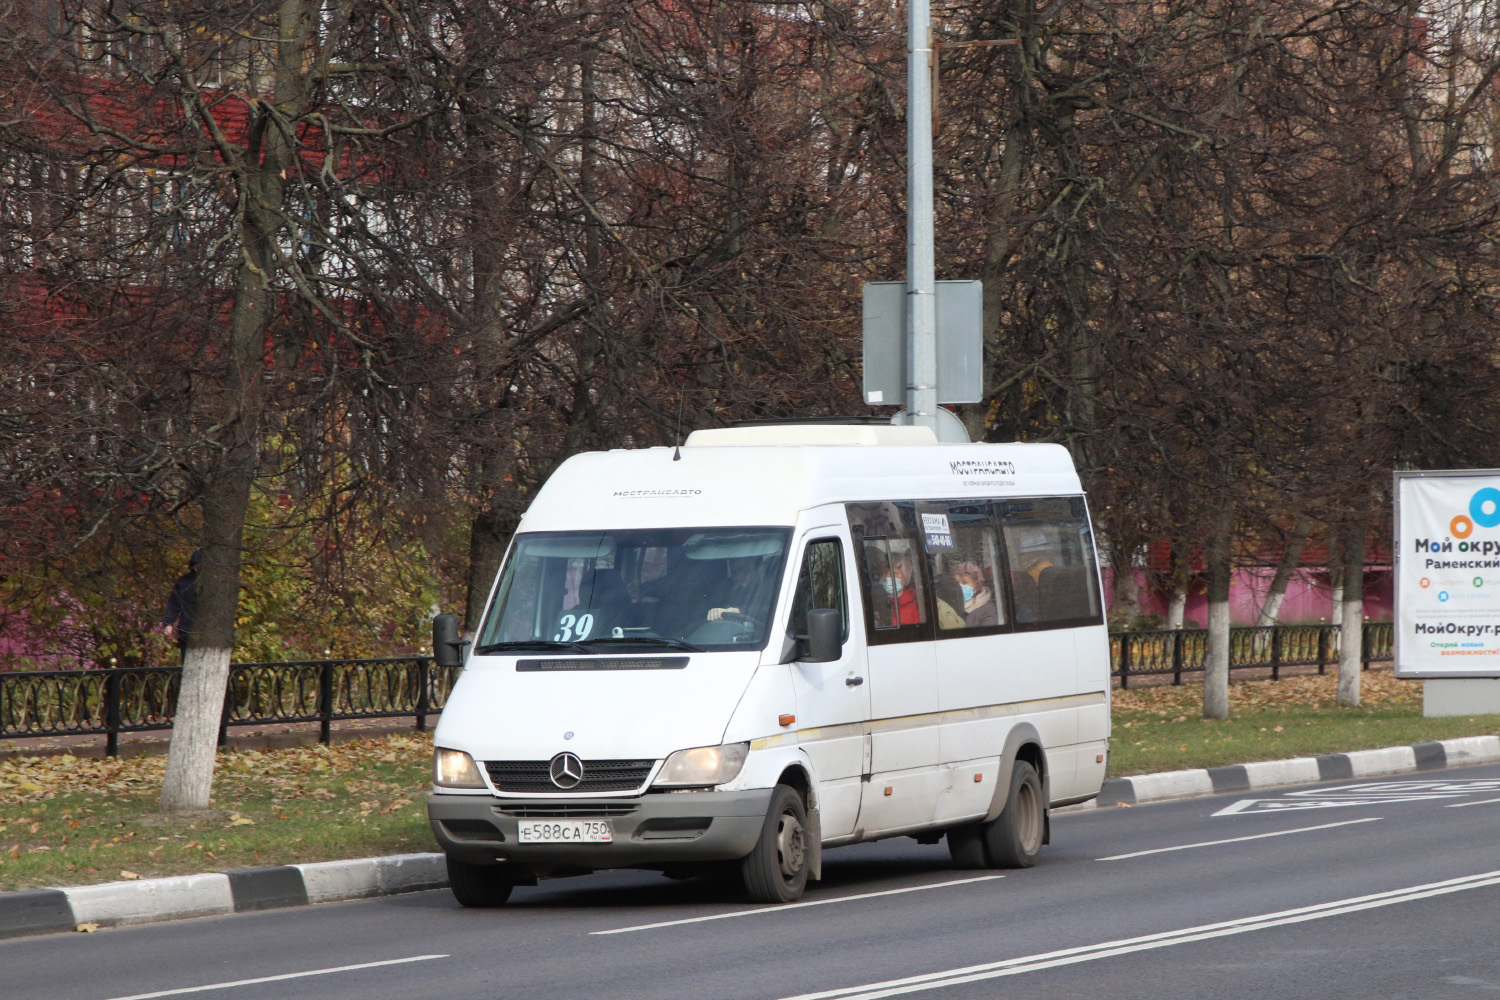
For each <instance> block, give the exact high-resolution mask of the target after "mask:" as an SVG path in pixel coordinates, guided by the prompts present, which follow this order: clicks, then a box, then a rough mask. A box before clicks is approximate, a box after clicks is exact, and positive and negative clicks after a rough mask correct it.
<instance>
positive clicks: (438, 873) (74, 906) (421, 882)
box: [0, 854, 448, 939]
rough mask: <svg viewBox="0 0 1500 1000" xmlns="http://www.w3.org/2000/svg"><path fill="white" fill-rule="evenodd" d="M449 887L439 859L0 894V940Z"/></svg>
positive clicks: (411, 857) (394, 858)
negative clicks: (82, 927) (81, 928)
mask: <svg viewBox="0 0 1500 1000" xmlns="http://www.w3.org/2000/svg"><path fill="white" fill-rule="evenodd" d="M447 884H448V871H447V868H446V866H445V865H444V862H443V856H442V855H441V854H393V855H389V856H387V857H383V858H356V859H354V860H352V861H324V862H318V863H314V864H305V865H283V866H279V867H275V868H246V869H242V870H239V871H232V872H218V873H210V874H205V875H181V876H177V877H174V878H151V879H138V880H135V881H130V882H105V883H103V884H102V885H82V886H75V887H72V888H63V889H41V890H38V891H34V892H4V893H0V939H4V938H14V937H26V936H28V935H32V934H52V933H55V932H57V931H71V930H74V929H77V928H79V927H80V926H83V925H92V926H88V927H87V928H86V929H89V930H92V929H93V928H94V926H97V927H118V926H123V925H126V924H148V923H156V922H158V921H163V920H181V919H183V918H186V917H209V916H218V915H222V914H228V913H246V912H250V911H253V910H269V909H279V908H281V907H287V906H306V905H308V904H311V903H327V902H333V901H336V900H343V899H365V898H368V897H371V896H391V895H395V894H397V893H403V892H420V891H422V890H424V889H441V888H444V887H445V886H447Z"/></svg>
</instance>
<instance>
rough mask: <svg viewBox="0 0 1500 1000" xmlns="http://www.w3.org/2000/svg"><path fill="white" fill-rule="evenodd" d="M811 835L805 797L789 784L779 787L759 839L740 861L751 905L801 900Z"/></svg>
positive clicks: (809, 857) (773, 793)
mask: <svg viewBox="0 0 1500 1000" xmlns="http://www.w3.org/2000/svg"><path fill="white" fill-rule="evenodd" d="M811 832H812V831H811V830H810V829H809V828H808V825H807V807H806V806H805V805H804V804H803V802H802V796H801V795H799V794H797V790H796V789H795V788H793V787H791V786H790V785H777V786H776V788H775V790H774V791H772V792H771V808H770V809H769V810H768V811H767V812H766V821H765V824H764V825H763V826H762V827H761V830H760V840H758V841H757V842H756V844H755V849H754V850H752V851H751V852H750V853H749V854H747V855H746V856H745V859H744V860H743V861H741V862H740V877H741V880H742V881H743V882H744V885H745V893H746V895H748V896H749V897H750V901H751V902H754V903H793V902H796V901H797V900H799V899H801V898H802V890H803V889H804V888H806V887H807V875H808V870H809V867H810V866H809V862H810V861H811V860H812V844H811V843H810V842H809V840H808V838H809V837H810V836H811Z"/></svg>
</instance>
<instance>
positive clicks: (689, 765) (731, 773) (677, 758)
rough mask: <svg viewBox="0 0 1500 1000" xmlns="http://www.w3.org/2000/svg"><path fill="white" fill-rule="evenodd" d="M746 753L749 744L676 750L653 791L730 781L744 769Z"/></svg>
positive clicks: (657, 778)
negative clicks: (655, 789)
mask: <svg viewBox="0 0 1500 1000" xmlns="http://www.w3.org/2000/svg"><path fill="white" fill-rule="evenodd" d="M749 752H750V744H749V743H728V744H725V745H724V746H719V747H694V748H693V749H692V750H679V751H677V752H676V753H674V754H673V755H672V756H670V757H668V758H667V762H666V763H665V764H663V765H662V768H661V774H659V775H657V776H656V782H655V786H654V787H656V788H689V787H694V786H699V787H701V786H704V785H722V784H723V783H724V782H726V781H733V780H734V777H735V775H737V774H739V773H740V768H742V767H744V766H745V756H746V755H747V754H749Z"/></svg>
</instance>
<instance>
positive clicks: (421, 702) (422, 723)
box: [417, 658, 432, 733]
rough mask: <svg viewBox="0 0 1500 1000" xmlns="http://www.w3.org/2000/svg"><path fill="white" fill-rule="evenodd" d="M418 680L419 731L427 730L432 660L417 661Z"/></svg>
mask: <svg viewBox="0 0 1500 1000" xmlns="http://www.w3.org/2000/svg"><path fill="white" fill-rule="evenodd" d="M417 680H418V681H419V682H420V683H421V685H422V686H421V688H419V689H418V691H417V732H419V733H425V732H427V709H428V699H427V687H428V685H429V684H431V683H432V661H431V660H428V659H425V658H424V659H421V660H418V661H417Z"/></svg>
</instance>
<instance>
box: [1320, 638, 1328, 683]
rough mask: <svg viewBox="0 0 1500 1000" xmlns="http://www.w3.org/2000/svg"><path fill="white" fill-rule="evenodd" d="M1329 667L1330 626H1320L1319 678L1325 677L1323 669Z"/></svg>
mask: <svg viewBox="0 0 1500 1000" xmlns="http://www.w3.org/2000/svg"><path fill="white" fill-rule="evenodd" d="M1327 665H1328V626H1327V625H1319V626H1318V676H1319V677H1322V676H1323V669H1324V668H1325V667H1326V666H1327Z"/></svg>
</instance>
